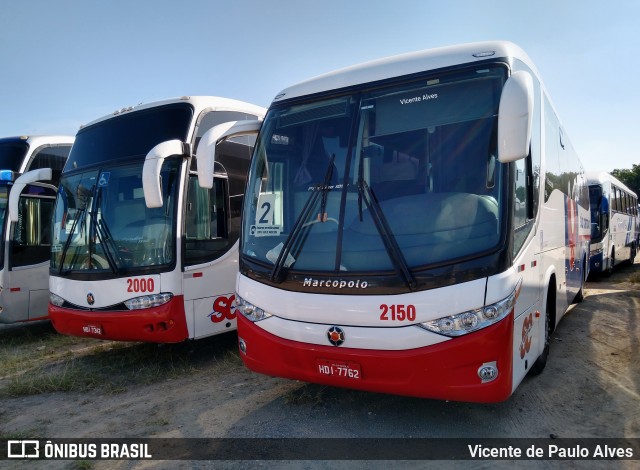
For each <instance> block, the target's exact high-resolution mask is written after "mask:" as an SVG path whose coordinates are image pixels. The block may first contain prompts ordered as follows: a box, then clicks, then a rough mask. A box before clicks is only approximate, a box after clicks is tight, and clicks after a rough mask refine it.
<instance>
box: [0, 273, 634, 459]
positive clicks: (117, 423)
mask: <svg viewBox="0 0 640 470" xmlns="http://www.w3.org/2000/svg"><path fill="white" fill-rule="evenodd" d="M637 279H640V264H638V263H636V264H635V265H632V266H621V267H620V268H618V270H617V271H616V272H615V273H614V274H613V275H612V276H611V277H609V278H599V279H598V278H596V279H593V280H592V279H590V280H589V282H588V284H587V289H586V295H585V299H584V301H583V302H582V303H580V304H578V305H575V306H573V307H572V308H571V310H570V311H569V313H568V314H567V315H566V316H565V317H564V319H563V320H562V321H561V322H560V324H559V326H558V328H557V330H556V332H555V333H554V335H553V337H552V344H551V352H550V357H549V362H548V364H547V368H546V370H545V371H544V372H543V373H542V374H541V375H540V376H537V377H527V378H525V380H524V381H523V383H522V384H520V386H519V387H518V389H517V390H516V391H515V393H514V395H513V396H512V397H511V398H510V399H509V400H508V401H506V402H504V403H500V404H490V405H484V404H470V403H457V402H443V401H436V400H422V399H417V398H407V397H398V396H392V395H383V394H374V393H366V392H358V391H352V390H345V389H338V388H331V387H323V386H318V385H311V384H305V383H301V382H297V381H291V380H285V379H279V378H272V377H266V376H262V375H258V374H255V373H253V372H250V371H248V370H247V369H245V368H244V367H243V365H242V363H241V361H240V360H239V358H238V356H237V352H236V338H235V334H233V333H232V334H226V335H224V336H220V337H216V338H209V339H206V340H201V341H196V342H192V343H187V344H182V345H166V346H154V347H155V348H157V350H158V351H163V348H173V352H175V354H176V355H177V356H180V357H182V358H183V360H184V361H187V362H188V363H189V364H190V367H189V372H186V373H178V374H173V375H171V376H170V377H168V378H164V377H161V378H159V379H157V380H155V381H152V382H151V383H149V384H137V383H134V384H133V385H126V384H125V386H122V385H121V384H120V385H118V386H116V387H107V386H105V385H108V384H101V385H100V386H98V387H95V388H93V389H92V390H89V391H86V392H77V391H69V392H53V393H41V394H36V395H23V396H17V397H11V396H9V397H4V398H2V399H1V401H0V436H3V437H5V438H7V436H9V437H8V438H12V437H10V436H22V438H24V439H27V438H28V436H30V435H31V436H34V437H41V438H82V437H88V438H125V437H137V438H143V437H144V438H147V437H154V438H155V437H198V438H201V437H207V438H209V437H211V438H251V437H253V438H280V437H335V438H352V437H367V438H380V437H385V438H413V437H426V438H432V437H467V438H480V437H483V438H484V437H489V438H490V437H511V438H517V437H526V438H549V437H550V436H551V437H554V438H555V437H557V438H599V439H600V438H623V437H624V438H639V437H640V361H639V360H638V358H640V292H639V291H638V286H639V285H640V283H636V282H635V281H636V280H637ZM12 328H43V327H42V326H39V327H36V326H33V325H20V326H19V327H12ZM45 328H47V327H45ZM0 333H2V331H1V330H0ZM4 333H5V334H6V331H5V332H4ZM130 347H131V348H136V347H139V346H138V345H131V346H130ZM96 354H102V355H108V354H110V352H109V351H108V350H105V351H100V352H97V353H96ZM107 357H108V356H107ZM0 367H1V365H0ZM1 376H2V374H0V377H1ZM114 380H115V378H114ZM134 382H135V381H134ZM1 385H2V380H0V386H1ZM401 458H402V456H398V459H399V460H400V459H401ZM429 463H431V464H433V463H434V462H429ZM503 463H504V462H503ZM520 463H522V464H525V465H526V466H527V467H528V468H543V467H544V468H548V467H549V466H550V465H551V466H552V467H553V466H557V467H558V468H559V467H560V466H562V467H563V468H566V467H567V465H568V466H569V467H573V466H574V464H575V467H576V468H578V467H580V468H584V467H585V466H588V467H589V468H638V467H637V465H638V461H637V460H636V461H614V462H594V461H590V462H573V463H572V462H566V461H565V462H561V464H562V465H560V463H558V462H540V461H529V462H520ZM520 463H519V465H520ZM9 464H11V465H9ZM460 464H464V466H465V467H470V468H489V467H492V468H493V467H495V466H496V465H495V464H497V462H493V464H487V463H486V462H485V463H480V462H466V463H465V462H460ZM585 464H586V465H585ZM12 465H13V466H15V468H33V463H31V464H27V463H22V462H20V463H17V462H8V461H4V462H3V461H0V467H2V468H5V467H7V468H13V467H12ZM403 465H404V467H406V468H423V467H424V462H423V463H420V462H408V461H405V462H403ZM212 466H215V468H220V467H224V468H248V467H262V468H300V467H303V468H354V466H355V467H357V468H367V469H370V468H387V467H388V462H387V463H386V464H384V465H383V463H381V462H378V463H375V462H373V463H371V462H359V463H354V462H350V463H349V462H326V461H305V462H296V461H288V462H247V461H238V462H229V461H226V462H215V465H214V464H212V463H211V462H208V463H207V462H179V461H173V462H166V461H165V462H159V461H146V462H144V461H143V462H139V461H91V462H82V463H81V464H78V462H68V461H67V462H64V461H58V462H48V463H47V464H46V465H44V464H43V466H42V467H40V468H54V467H57V468H92V469H107V468H121V469H125V468H127V469H129V468H135V469H143V468H211V467H212ZM439 466H444V467H453V466H455V465H454V464H453V463H451V462H449V463H446V462H445V463H444V465H439ZM498 466H502V464H500V465H498ZM506 466H507V464H506V463H504V467H505V468H506Z"/></svg>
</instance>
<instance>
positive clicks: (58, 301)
mask: <svg viewBox="0 0 640 470" xmlns="http://www.w3.org/2000/svg"><path fill="white" fill-rule="evenodd" d="M49 302H51V303H52V304H53V305H55V306H56V307H62V305H63V304H64V299H63V298H62V297H60V296H59V295H56V294H54V293H53V292H49Z"/></svg>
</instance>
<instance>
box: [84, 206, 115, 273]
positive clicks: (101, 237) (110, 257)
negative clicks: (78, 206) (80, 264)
mask: <svg viewBox="0 0 640 470" xmlns="http://www.w3.org/2000/svg"><path fill="white" fill-rule="evenodd" d="M89 217H91V221H92V222H93V224H94V226H95V228H96V235H97V237H98V241H99V242H100V244H101V245H102V248H103V249H104V254H105V257H106V260H107V263H109V268H111V271H113V273H114V274H116V273H118V270H119V268H120V265H119V264H118V262H117V261H116V256H117V252H116V253H115V255H114V253H112V252H111V248H110V247H109V244H108V243H107V240H108V241H109V242H111V243H114V242H113V239H112V238H111V236H110V234H109V233H108V232H105V231H104V230H105V229H107V230H108V228H107V227H106V225H105V224H101V223H100V222H102V221H100V222H98V218H97V216H96V214H95V212H89ZM118 259H120V258H119V257H118ZM120 261H122V260H120Z"/></svg>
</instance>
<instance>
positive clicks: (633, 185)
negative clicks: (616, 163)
mask: <svg viewBox="0 0 640 470" xmlns="http://www.w3.org/2000/svg"><path fill="white" fill-rule="evenodd" d="M611 174H612V175H613V176H615V177H616V178H618V179H619V180H620V181H622V182H623V183H624V184H626V185H627V187H628V188H629V189H630V190H631V191H633V192H634V193H636V194H637V195H638V196H640V165H635V164H634V165H633V168H631V169H630V170H624V169H622V170H618V169H616V170H613V171H612V172H611Z"/></svg>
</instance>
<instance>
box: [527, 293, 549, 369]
mask: <svg viewBox="0 0 640 470" xmlns="http://www.w3.org/2000/svg"><path fill="white" fill-rule="evenodd" d="M551 302H553V303H554V304H555V293H554V292H553V291H551V290H549V292H548V294H547V305H546V311H545V313H544V349H543V350H542V353H541V354H540V356H538V359H536V362H534V363H533V365H532V366H531V369H529V374H531V375H538V374H540V373H541V372H542V371H543V370H544V368H545V366H546V365H547V358H548V357H549V344H550V343H551V330H552V328H553V327H552V326H551V319H550V316H551V313H552V308H551Z"/></svg>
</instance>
